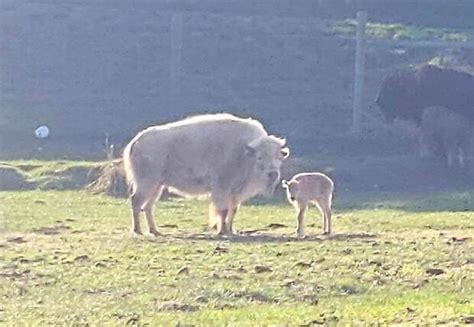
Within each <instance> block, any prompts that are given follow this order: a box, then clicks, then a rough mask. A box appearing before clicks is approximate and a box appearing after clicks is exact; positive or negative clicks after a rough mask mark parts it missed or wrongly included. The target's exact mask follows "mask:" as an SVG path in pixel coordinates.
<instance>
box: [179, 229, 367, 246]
mask: <svg viewBox="0 0 474 327" xmlns="http://www.w3.org/2000/svg"><path fill="white" fill-rule="evenodd" d="M247 232H248V231H245V230H244V231H243V232H242V233H241V234H239V235H233V236H216V235H213V234H188V235H170V236H172V237H173V238H175V239H179V240H192V241H229V242H230V243H287V242H324V241H329V240H336V241H345V240H357V239H359V240H372V239H375V237H376V235H375V234H372V233H336V234H333V235H328V236H326V235H308V236H306V237H305V238H302V239H298V238H296V237H294V236H290V235H287V234H286V235H285V234H282V235H275V234H263V233H261V232H254V231H252V233H247Z"/></svg>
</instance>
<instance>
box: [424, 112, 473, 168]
mask: <svg viewBox="0 0 474 327" xmlns="http://www.w3.org/2000/svg"><path fill="white" fill-rule="evenodd" d="M471 129H472V124H471V123H470V122H469V121H468V120H467V119H465V118H464V117H463V116H461V115H460V114H458V113H456V112H453V111H451V110H448V109H447V108H445V107H441V106H432V107H428V108H426V109H425V110H424V111H423V115H422V119H421V131H420V157H421V158H430V157H444V158H445V159H446V160H447V164H448V167H449V168H454V167H455V166H457V167H458V168H464V166H465V158H466V152H467V151H468V148H469V145H470V143H469V142H470V140H471V134H472V132H471Z"/></svg>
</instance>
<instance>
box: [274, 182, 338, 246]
mask: <svg viewBox="0 0 474 327" xmlns="http://www.w3.org/2000/svg"><path fill="white" fill-rule="evenodd" d="M282 186H283V187H284V188H286V195H287V197H288V201H289V202H290V203H291V204H293V206H294V207H295V209H296V211H297V216H296V237H298V238H300V237H303V236H304V225H303V220H304V215H305V213H306V210H307V209H308V204H309V203H314V204H315V205H316V207H317V208H318V209H319V211H320V212H321V214H322V216H323V219H324V227H323V232H324V234H331V202H332V196H333V192H334V182H333V181H332V180H331V179H330V178H329V177H328V176H326V175H324V174H322V173H300V174H296V175H295V176H293V178H292V179H291V180H290V181H289V182H288V181H285V180H284V181H282Z"/></svg>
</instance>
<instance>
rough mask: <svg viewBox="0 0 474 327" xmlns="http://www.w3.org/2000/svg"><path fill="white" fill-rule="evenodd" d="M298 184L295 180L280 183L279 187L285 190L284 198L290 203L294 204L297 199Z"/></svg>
mask: <svg viewBox="0 0 474 327" xmlns="http://www.w3.org/2000/svg"><path fill="white" fill-rule="evenodd" d="M298 184H299V182H298V181H297V180H291V181H286V180H283V181H281V186H283V188H285V189H286V197H287V198H288V201H289V202H290V203H293V202H295V201H296V199H297V198H298V192H299V190H298Z"/></svg>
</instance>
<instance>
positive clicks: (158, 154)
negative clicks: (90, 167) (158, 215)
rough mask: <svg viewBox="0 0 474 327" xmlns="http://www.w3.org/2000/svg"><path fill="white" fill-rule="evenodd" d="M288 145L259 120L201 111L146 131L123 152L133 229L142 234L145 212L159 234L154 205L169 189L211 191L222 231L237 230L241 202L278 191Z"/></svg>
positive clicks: (192, 192)
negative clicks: (235, 225) (233, 225)
mask: <svg viewBox="0 0 474 327" xmlns="http://www.w3.org/2000/svg"><path fill="white" fill-rule="evenodd" d="M285 143H286V141H285V140H284V139H280V138H277V137H275V136H272V135H268V133H267V132H266V131H265V129H264V128H263V126H262V124H261V123H260V122H258V121H256V120H254V119H250V118H249V119H242V118H238V117H235V116H233V115H230V114H209V115H199V116H194V117H190V118H186V119H184V120H181V121H177V122H174V123H169V124H165V125H160V126H153V127H149V128H147V129H145V130H144V131H142V132H140V133H139V134H138V135H137V136H135V137H134V138H133V139H132V141H130V143H129V144H128V145H127V146H126V147H125V150H124V153H123V160H124V167H125V171H126V176H127V181H128V183H129V186H130V193H131V200H132V214H133V231H134V232H135V233H138V234H140V233H141V229H140V219H139V216H140V211H142V210H143V211H144V212H145V216H146V219H147V222H148V227H149V232H150V233H151V234H154V235H157V234H159V233H158V231H157V229H156V226H155V223H154V218H153V213H152V212H153V205H154V202H155V201H156V200H157V199H158V198H159V197H160V195H161V193H162V191H163V189H164V188H165V187H166V188H168V189H169V190H170V191H171V192H174V193H177V194H180V195H185V196H202V195H209V196H210V199H211V206H210V212H209V214H210V218H211V219H214V220H215V221H217V233H218V234H232V233H233V228H232V223H233V219H234V216H235V214H236V212H237V209H238V207H239V205H240V203H242V202H243V201H245V200H247V199H249V198H251V197H253V196H255V195H258V194H262V195H265V194H267V195H268V194H272V193H273V190H274V188H275V186H276V184H277V183H278V181H279V180H280V167H281V164H282V161H283V160H284V159H285V158H286V157H287V156H288V155H289V150H288V148H286V146H285Z"/></svg>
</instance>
